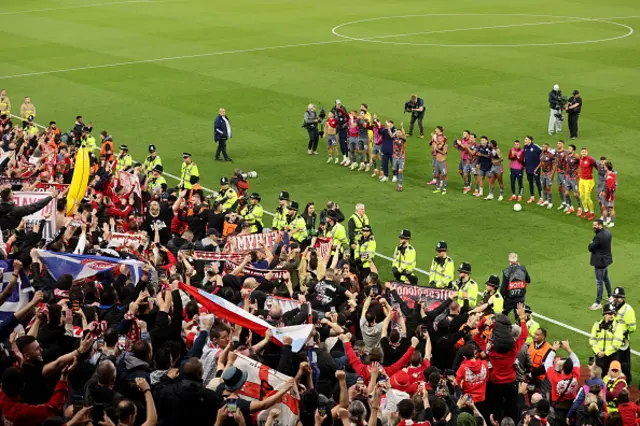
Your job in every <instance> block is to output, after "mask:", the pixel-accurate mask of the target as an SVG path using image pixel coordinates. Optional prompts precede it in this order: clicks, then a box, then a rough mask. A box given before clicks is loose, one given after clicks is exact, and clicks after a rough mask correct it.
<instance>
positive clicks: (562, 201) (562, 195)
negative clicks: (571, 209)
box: [560, 191, 566, 204]
mask: <svg viewBox="0 0 640 426" xmlns="http://www.w3.org/2000/svg"><path fill="white" fill-rule="evenodd" d="M560 203H562V204H566V202H565V200H564V192H562V191H560Z"/></svg>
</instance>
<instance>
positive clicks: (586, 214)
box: [582, 210, 589, 219]
mask: <svg viewBox="0 0 640 426" xmlns="http://www.w3.org/2000/svg"><path fill="white" fill-rule="evenodd" d="M588 217H589V210H585V211H584V214H583V215H582V218H583V219H586V218H588Z"/></svg>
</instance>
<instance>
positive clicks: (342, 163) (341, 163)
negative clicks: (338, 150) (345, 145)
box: [340, 158, 344, 166]
mask: <svg viewBox="0 0 640 426" xmlns="http://www.w3.org/2000/svg"><path fill="white" fill-rule="evenodd" d="M340 165H341V166H344V158H343V159H342V161H341V162H340Z"/></svg>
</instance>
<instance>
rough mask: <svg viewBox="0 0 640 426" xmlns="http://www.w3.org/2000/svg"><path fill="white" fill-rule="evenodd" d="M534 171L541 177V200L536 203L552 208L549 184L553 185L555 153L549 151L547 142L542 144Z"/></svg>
mask: <svg viewBox="0 0 640 426" xmlns="http://www.w3.org/2000/svg"><path fill="white" fill-rule="evenodd" d="M536 171H537V172H538V173H540V174H541V177H542V186H543V189H542V202H538V205H540V206H542V207H545V206H546V207H547V208H548V209H551V208H553V195H552V192H551V185H553V175H554V174H555V172H556V158H555V155H554V154H553V153H552V152H551V151H549V144H548V143H546V142H545V143H543V144H542V152H541V153H540V164H538V167H536Z"/></svg>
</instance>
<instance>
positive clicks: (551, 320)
mask: <svg viewBox="0 0 640 426" xmlns="http://www.w3.org/2000/svg"><path fill="white" fill-rule="evenodd" d="M163 174H164V175H166V176H169V177H170V178H172V179H175V180H177V181H180V178H179V177H178V176H176V175H172V174H171V173H167V172H164V173H163ZM202 189H204V190H205V191H207V192H210V193H213V192H216V191H214V190H212V189H209V188H205V187H204V186H203V187H202ZM264 212H265V213H266V214H268V215H269V216H275V215H274V214H273V213H271V212H270V211H267V210H264ZM376 256H378V257H381V258H383V259H386V260H388V261H389V262H392V261H393V259H392V258H390V257H389V256H385V255H384V254H381V253H377V252H376ZM415 270H416V271H418V272H420V273H421V274H423V275H428V272H427V271H425V270H424V269H420V268H416V269H415ZM533 314H534V315H535V316H536V317H538V318H540V319H542V320H543V321H547V322H550V323H552V324H555V325H557V326H559V327H562V328H566V329H567V330H570V331H573V332H575V333H578V334H581V335H583V336H586V337H589V336H590V334H589V333H587V332H586V331H584V330H580V329H579V328H575V327H573V326H571V325H569V324H565V323H563V322H562V321H558V320H555V319H553V318H549V317H547V316H545V315H542V314H539V313H537V312H534V313H533ZM631 353H632V354H634V355H636V356H640V352H638V351H635V350H633V349H632V350H631Z"/></svg>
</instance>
